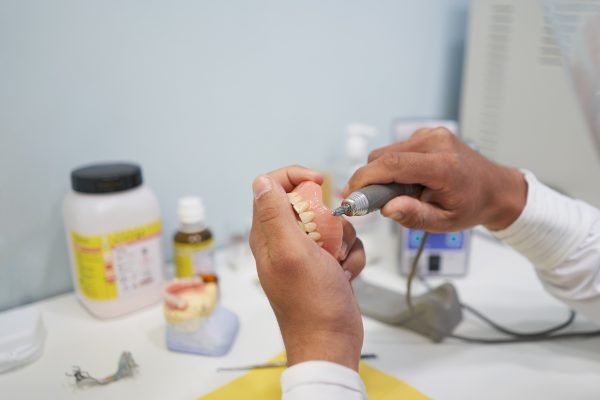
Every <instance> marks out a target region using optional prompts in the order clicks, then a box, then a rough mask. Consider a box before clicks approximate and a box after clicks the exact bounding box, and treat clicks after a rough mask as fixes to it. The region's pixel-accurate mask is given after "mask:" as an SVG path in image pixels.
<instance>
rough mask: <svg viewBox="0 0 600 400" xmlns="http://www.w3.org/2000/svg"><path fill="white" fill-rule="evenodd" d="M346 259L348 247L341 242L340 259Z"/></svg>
mask: <svg viewBox="0 0 600 400" xmlns="http://www.w3.org/2000/svg"><path fill="white" fill-rule="evenodd" d="M346 257H348V245H347V244H346V242H344V241H343V240H342V246H341V247H340V258H341V259H342V260H345V259H346Z"/></svg>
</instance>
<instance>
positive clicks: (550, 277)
mask: <svg viewBox="0 0 600 400" xmlns="http://www.w3.org/2000/svg"><path fill="white" fill-rule="evenodd" d="M524 175H525V179H526V181H527V185H528V190H527V202H526V205H525V208H524V209H523V211H522V212H521V215H520V216H519V218H517V220H516V221H515V222H513V223H512V224H511V225H510V226H509V227H508V228H506V229H504V230H501V231H494V232H492V234H494V235H495V236H496V237H497V238H499V239H501V240H502V241H504V242H505V243H507V244H508V245H510V246H512V247H513V248H514V249H515V250H517V251H518V252H519V253H521V254H523V255H524V256H525V257H527V258H528V259H529V260H530V261H531V262H532V263H533V264H534V266H535V269H536V272H537V274H538V276H539V278H540V279H541V281H542V283H543V284H544V287H545V288H546V290H547V291H548V292H549V293H551V294H552V295H553V296H555V297H556V298H558V299H560V300H562V301H563V302H565V303H567V304H568V305H569V306H570V307H571V308H572V309H574V310H575V311H578V312H580V313H582V314H584V315H586V316H587V317H588V318H589V319H591V320H593V321H594V322H596V323H598V324H600V210H598V209H597V208H595V207H592V206H590V205H589V204H587V203H585V202H583V201H580V200H575V199H572V198H570V197H567V196H565V195H563V194H560V193H558V192H556V191H555V190H552V189H550V188H549V187H547V186H546V185H544V184H542V183H541V182H539V181H538V180H537V179H536V177H535V176H534V175H533V174H532V173H530V172H528V171H524Z"/></svg>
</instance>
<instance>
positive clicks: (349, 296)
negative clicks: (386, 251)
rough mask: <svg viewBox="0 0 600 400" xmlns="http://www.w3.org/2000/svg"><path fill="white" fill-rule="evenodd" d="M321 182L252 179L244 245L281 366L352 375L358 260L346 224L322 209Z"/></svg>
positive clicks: (301, 175)
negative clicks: (340, 369) (272, 323)
mask: <svg viewBox="0 0 600 400" xmlns="http://www.w3.org/2000/svg"><path fill="white" fill-rule="evenodd" d="M322 181H323V179H322V177H321V176H320V175H319V174H318V173H317V172H315V171H311V170H308V169H306V168H302V167H297V166H296V167H287V168H282V169H279V170H276V171H273V172H271V173H269V174H266V175H262V176H259V177H258V178H256V179H255V180H254V183H253V189H254V219H253V224H252V231H251V234H250V246H251V248H252V253H253V254H254V258H255V259H256V266H257V269H258V275H259V278H260V282H261V285H262V287H263V289H264V291H265V293H266V295H267V297H268V298H269V301H270V302H271V305H272V307H273V310H274V312H275V315H276V317H277V321H278V323H279V326H280V329H281V333H282V336H283V340H284V344H285V347H286V351H287V357H288V363H289V364H290V365H293V364H296V363H299V362H302V361H307V360H327V361H332V362H337V363H339V364H342V365H345V366H348V367H349V368H353V369H357V368H358V360H359V357H360V350H361V347H362V339H363V328H362V320H361V316H360V310H359V308H358V304H357V302H356V299H355V297H354V293H353V292H352V287H351V285H350V282H349V280H350V279H351V278H352V277H354V276H356V275H357V274H358V273H360V271H361V270H362V268H363V267H364V264H365V255H364V250H363V247H362V243H361V242H360V240H359V239H357V238H356V233H355V231H354V229H353V228H352V225H351V224H350V223H348V222H347V221H345V220H344V219H343V218H340V217H334V216H332V212H331V210H330V209H329V208H327V207H326V206H325V205H324V204H323V200H322V196H321V187H320V184H321V183H322Z"/></svg>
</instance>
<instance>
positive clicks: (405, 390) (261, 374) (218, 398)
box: [198, 354, 429, 400]
mask: <svg viewBox="0 0 600 400" xmlns="http://www.w3.org/2000/svg"><path fill="white" fill-rule="evenodd" d="M284 357H285V355H284V354H280V355H279V356H277V357H275V358H274V359H273V360H271V361H278V360H282V359H284ZM283 370H284V368H268V369H255V370H252V371H250V372H248V373H247V374H245V375H242V376H240V377H239V378H237V379H235V380H233V381H231V382H229V383H228V384H226V385H225V386H222V387H220V388H219V389H217V390H215V391H213V392H211V393H209V394H207V395H205V396H202V397H199V398H198V400H232V399H235V400H245V399H261V400H280V399H281V385H280V383H279V379H280V376H281V373H282V372H283ZM359 373H360V377H361V378H362V380H363V382H364V383H365V386H366V388H367V394H368V396H369V400H392V399H393V400H398V399H402V400H425V399H429V397H427V396H425V395H424V394H423V393H421V392H419V391H418V390H417V389H415V388H413V387H412V386H410V385H409V384H407V383H404V382H402V381H400V380H398V379H396V378H394V377H393V376H391V375H388V374H386V373H383V372H381V371H379V370H378V369H376V368H373V367H370V366H368V365H367V364H365V363H363V362H361V363H360V367H359Z"/></svg>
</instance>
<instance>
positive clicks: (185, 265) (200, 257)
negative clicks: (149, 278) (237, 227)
mask: <svg viewBox="0 0 600 400" xmlns="http://www.w3.org/2000/svg"><path fill="white" fill-rule="evenodd" d="M213 244H214V240H213V239H210V240H205V241H203V242H200V243H179V242H174V243H173V245H174V249H175V254H174V258H175V276H176V277H178V278H189V277H192V276H196V275H203V274H213V273H214V272H215V268H214V261H213V248H212V247H213Z"/></svg>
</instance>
